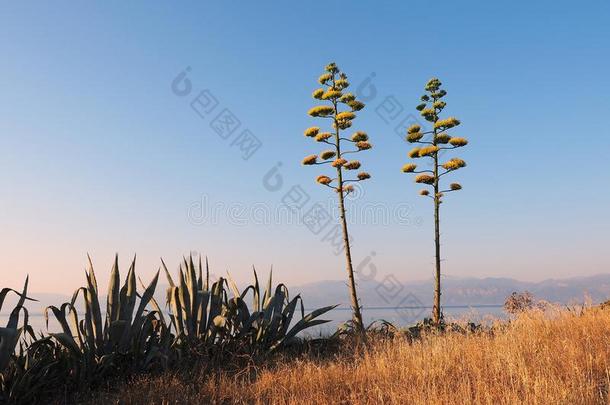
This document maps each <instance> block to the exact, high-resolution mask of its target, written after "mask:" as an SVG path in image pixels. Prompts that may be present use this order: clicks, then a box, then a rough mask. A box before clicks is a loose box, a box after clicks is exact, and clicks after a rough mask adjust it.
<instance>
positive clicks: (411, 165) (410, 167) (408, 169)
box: [402, 163, 417, 173]
mask: <svg viewBox="0 0 610 405" xmlns="http://www.w3.org/2000/svg"><path fill="white" fill-rule="evenodd" d="M415 169H417V165H416V164H415V163H407V164H406V165H404V166H403V167H402V172H403V173H413V172H414V171H415Z"/></svg>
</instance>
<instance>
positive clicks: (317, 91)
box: [311, 89, 324, 100]
mask: <svg viewBox="0 0 610 405" xmlns="http://www.w3.org/2000/svg"><path fill="white" fill-rule="evenodd" d="M323 94H324V89H315V90H314V91H313V93H311V96H312V97H313V98H317V99H318V100H322V95H323Z"/></svg>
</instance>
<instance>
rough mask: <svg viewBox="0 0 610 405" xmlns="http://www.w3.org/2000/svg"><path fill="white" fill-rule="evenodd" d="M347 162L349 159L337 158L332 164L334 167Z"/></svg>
mask: <svg viewBox="0 0 610 405" xmlns="http://www.w3.org/2000/svg"><path fill="white" fill-rule="evenodd" d="M346 163H347V160H345V159H343V158H339V159H335V161H334V162H332V163H331V166H332V167H341V166H343V165H344V164H346Z"/></svg>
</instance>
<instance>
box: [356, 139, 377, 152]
mask: <svg viewBox="0 0 610 405" xmlns="http://www.w3.org/2000/svg"><path fill="white" fill-rule="evenodd" d="M356 147H357V148H358V150H369V149H371V148H372V147H373V145H371V144H370V143H369V142H367V141H360V142H356Z"/></svg>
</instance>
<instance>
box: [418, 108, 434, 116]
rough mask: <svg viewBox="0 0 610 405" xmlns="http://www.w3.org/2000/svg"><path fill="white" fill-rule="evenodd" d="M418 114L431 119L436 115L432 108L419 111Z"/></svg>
mask: <svg viewBox="0 0 610 405" xmlns="http://www.w3.org/2000/svg"><path fill="white" fill-rule="evenodd" d="M420 114H421V115H422V117H433V116H434V115H435V114H436V111H435V110H434V108H424V109H423V110H421V112H420Z"/></svg>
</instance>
